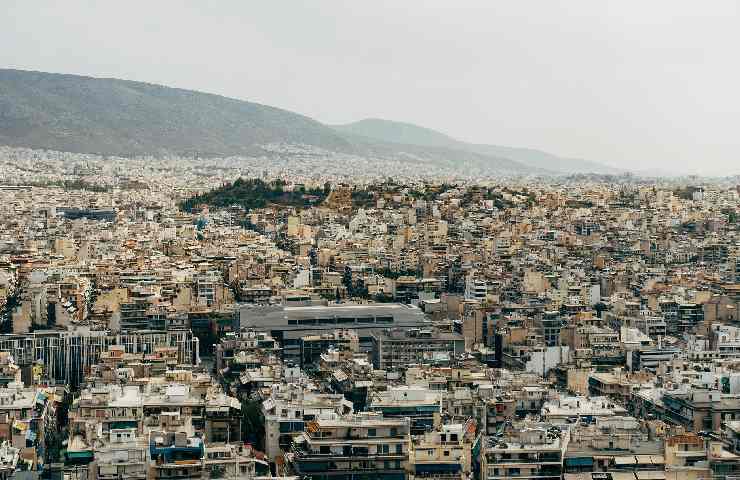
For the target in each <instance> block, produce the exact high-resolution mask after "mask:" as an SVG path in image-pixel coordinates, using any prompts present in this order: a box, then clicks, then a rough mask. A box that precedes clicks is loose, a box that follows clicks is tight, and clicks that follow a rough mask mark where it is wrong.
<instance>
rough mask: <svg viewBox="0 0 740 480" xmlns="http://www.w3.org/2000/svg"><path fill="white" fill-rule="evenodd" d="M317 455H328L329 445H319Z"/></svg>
mask: <svg viewBox="0 0 740 480" xmlns="http://www.w3.org/2000/svg"><path fill="white" fill-rule="evenodd" d="M319 453H321V454H322V455H328V454H329V453H331V449H330V448H329V445H321V447H319Z"/></svg>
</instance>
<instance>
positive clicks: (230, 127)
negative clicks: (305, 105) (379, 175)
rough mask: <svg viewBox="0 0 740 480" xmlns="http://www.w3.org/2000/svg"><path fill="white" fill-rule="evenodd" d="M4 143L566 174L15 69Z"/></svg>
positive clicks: (2, 125)
mask: <svg viewBox="0 0 740 480" xmlns="http://www.w3.org/2000/svg"><path fill="white" fill-rule="evenodd" d="M0 144H2V145H8V146H11V147H28V148H41V149H50V150H59V151H65V152H73V153H97V154H104V155H119V156H131V155H140V154H152V155H158V154H184V155H198V156H213V157H219V156H239V155H244V156H259V155H263V154H265V152H266V150H265V146H266V145H270V144H295V145H309V146H314V147H319V148H322V149H324V150H327V151H333V152H338V153H350V154H353V155H359V156H366V157H370V156H374V157H375V158H388V159H393V160H398V159H402V160H403V161H405V159H409V160H408V161H410V162H416V163H425V162H426V163H428V164H430V165H435V166H439V165H443V166H444V167H445V168H447V169H451V170H455V169H458V170H461V171H465V170H466V169H470V168H472V169H473V170H475V171H477V172H488V174H498V173H501V174H553V173H562V172H563V170H562V169H560V170H559V169H558V168H553V166H555V167H557V165H555V164H553V163H552V161H551V162H550V163H549V164H548V162H547V161H540V162H539V163H538V162H537V161H532V159H531V158H525V157H526V156H523V155H521V154H517V152H519V150H516V149H510V147H498V146H490V145H478V146H476V145H473V144H468V143H465V142H460V141H458V140H456V139H454V138H452V137H449V136H447V135H445V134H443V133H440V132H437V131H435V130H431V129H427V128H424V127H419V126H417V125H413V124H410V123H403V122H393V121H388V120H381V119H366V120H361V121H359V122H354V123H352V124H347V125H344V126H341V125H340V126H336V125H335V126H331V125H326V124H323V123H321V122H319V121H317V120H315V119H312V118H310V117H308V116H305V115H301V114H298V113H294V112H291V111H289V110H284V109H280V108H276V107H272V106H269V105H263V104H259V103H254V102H249V101H245V100H239V99H234V98H230V97H226V96H223V95H218V94H213V93H206V92H199V91H195V90H188V89H183V88H174V87H167V86H163V85H158V84H154V83H147V82H137V81H132V80H121V79H117V78H98V77H90V76H82V75H73V74H67V73H46V72H39V71H26V70H14V69H0ZM507 149H510V150H507ZM540 153H541V154H542V155H550V154H546V153H545V152H540ZM542 155H541V156H542ZM516 157H519V158H516ZM547 158H548V159H549V160H553V159H555V161H558V160H559V159H560V157H556V156H554V155H550V157H547ZM568 173H570V171H569V172H568Z"/></svg>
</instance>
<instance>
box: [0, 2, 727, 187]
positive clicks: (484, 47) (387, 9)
mask: <svg viewBox="0 0 740 480" xmlns="http://www.w3.org/2000/svg"><path fill="white" fill-rule="evenodd" d="M738 8H739V7H738V4H737V3H736V2H732V1H715V2H708V3H705V2H683V1H678V2H676V1H655V2H637V1H625V2H608V3H607V2H592V1H573V2H533V1H520V2H489V1H480V2H439V1H431V2H430V1H405V2H394V1H377V2H341V1H324V2H289V3H283V2H219V3H214V4H206V3H204V2H141V3H137V2H127V3H125V4H122V3H121V4H118V3H109V2H106V3H97V2H80V1H65V2H53V3H52V2H42V3H32V2H19V1H12V2H6V3H5V4H4V5H3V18H4V20H5V22H3V29H2V30H1V31H0V44H2V45H3V46H4V48H2V49H0V65H1V66H3V67H7V68H17V69H24V70H40V71H47V72H57V73H72V74H80V75H90V76H96V77H116V78H123V79H130V80H139V81H145V82H152V83H158V84H163V85H167V86H176V87H181V88H188V89H194V90H200V91H205V92H211V93H217V94H222V95H226V96H230V97H235V98H239V99H244V100H250V101H254V102H259V103H263V104H267V105H272V106H277V107H281V108H285V109H288V110H292V111H295V112H298V113H302V114H305V115H308V116H310V117H313V118H315V119H317V120H319V121H321V122H324V123H328V124H339V123H348V122H352V121H357V120H360V119H363V118H368V117H370V118H384V119H390V120H397V121H405V122H412V123H415V124H418V125H422V126H425V127H429V128H433V129H435V130H439V131H442V132H444V133H446V134H448V135H451V136H452V137H454V138H456V139H459V140H464V141H468V142H473V143H494V144H498V145H507V146H514V147H529V148H538V149H542V150H546V151H548V152H550V153H554V154H557V155H560V156H565V157H578V158H583V159H586V160H590V161H595V162H600V163H604V164H607V165H611V166H615V167H622V168H625V169H629V170H637V171H650V172H653V173H655V172H660V171H663V172H670V173H677V172H679V173H681V172H691V173H699V174H711V175H723V174H735V173H738V172H737V169H738V167H737V165H738V161H737V152H738V150H739V148H738V147H740V145H739V143H740V140H738V138H739V137H738V136H737V135H736V132H735V131H734V126H735V125H736V123H737V120H738V114H739V113H740V97H739V96H738V95H737V93H736V85H737V84H738V81H739V80H740V69H739V67H738V66H737V62H735V61H733V58H734V57H735V56H736V46H737V45H738V44H740V31H739V30H738V29H737V25H738V23H739V20H740V17H739V16H738Z"/></svg>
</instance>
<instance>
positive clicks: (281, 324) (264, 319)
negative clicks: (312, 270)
mask: <svg viewBox="0 0 740 480" xmlns="http://www.w3.org/2000/svg"><path fill="white" fill-rule="evenodd" d="M238 315H239V316H238V321H239V327H240V328H249V329H254V330H255V331H263V332H269V333H270V335H272V337H273V338H275V339H276V340H277V341H278V342H280V344H281V345H282V347H283V356H284V359H285V360H287V361H294V362H296V363H298V362H299V361H300V339H301V337H305V336H307V335H320V334H321V333H326V332H333V331H335V330H337V329H345V330H354V331H355V332H356V333H357V336H358V337H359V339H360V349H361V350H363V351H368V352H369V351H370V350H372V334H373V333H374V332H377V331H380V330H384V329H387V328H403V329H409V328H421V327H429V326H430V325H431V320H429V318H427V316H426V315H424V312H422V311H421V310H420V309H419V308H417V307H414V306H411V305H404V304H400V303H377V304H354V303H341V304H329V305H318V306H316V305H312V306H296V307H292V306H284V305H279V306H255V305H245V306H242V307H241V308H240V310H239V314H238Z"/></svg>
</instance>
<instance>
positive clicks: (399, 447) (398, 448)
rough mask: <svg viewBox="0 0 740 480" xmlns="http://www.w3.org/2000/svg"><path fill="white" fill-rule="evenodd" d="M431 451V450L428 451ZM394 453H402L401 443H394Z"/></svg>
mask: <svg viewBox="0 0 740 480" xmlns="http://www.w3.org/2000/svg"><path fill="white" fill-rule="evenodd" d="M429 452H430V453H431V450H430V451H429ZM396 453H403V444H402V443H397V444H396Z"/></svg>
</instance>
